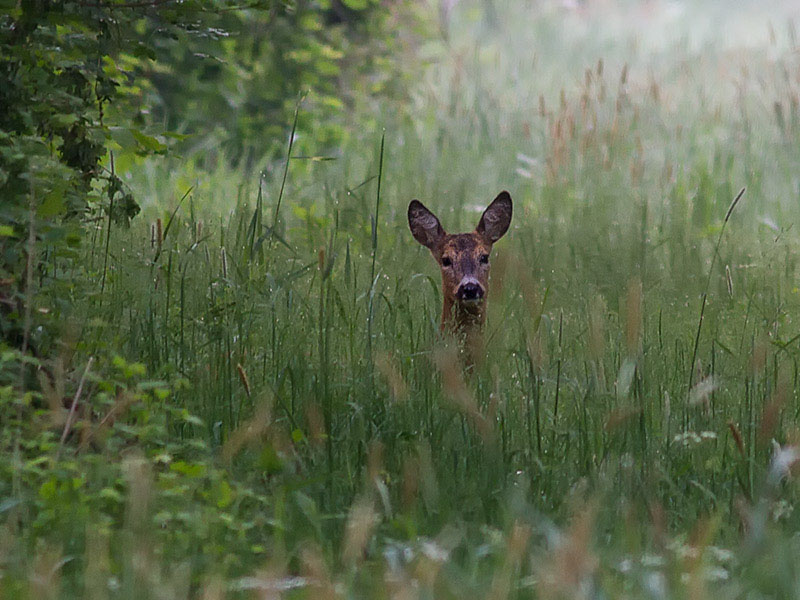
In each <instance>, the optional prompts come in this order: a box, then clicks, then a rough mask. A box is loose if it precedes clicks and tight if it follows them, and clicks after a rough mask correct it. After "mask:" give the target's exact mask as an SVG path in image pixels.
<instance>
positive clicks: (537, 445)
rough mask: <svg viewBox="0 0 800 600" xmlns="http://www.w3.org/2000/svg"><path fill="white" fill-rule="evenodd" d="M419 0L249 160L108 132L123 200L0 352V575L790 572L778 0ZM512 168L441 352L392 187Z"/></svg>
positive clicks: (465, 225)
mask: <svg viewBox="0 0 800 600" xmlns="http://www.w3.org/2000/svg"><path fill="white" fill-rule="evenodd" d="M418 10H419V11H421V12H422V13H423V14H424V15H426V17H425V18H428V19H431V20H436V19H438V23H439V29H440V31H438V32H437V34H436V35H432V36H430V37H429V38H414V40H413V43H412V42H409V44H408V45H407V46H404V47H403V52H404V53H405V54H404V55H403V56H402V57H399V59H398V61H399V62H403V63H404V68H405V69H407V72H408V76H407V80H406V85H407V86H408V87H407V90H406V91H407V94H406V95H404V96H403V98H402V99H400V98H391V97H379V98H377V99H376V97H375V96H369V95H364V97H363V98H362V100H361V101H359V102H358V103H356V104H354V105H353V106H352V107H349V110H348V114H347V118H346V122H345V123H344V128H345V131H346V132H347V133H346V135H345V136H344V138H343V140H342V142H341V144H340V146H339V147H338V148H337V150H336V151H335V152H329V151H327V150H326V151H324V152H320V151H319V150H318V148H319V145H318V144H317V141H316V139H315V132H314V131H313V130H308V129H304V128H303V126H302V123H303V121H302V119H303V112H304V111H305V110H306V108H305V100H304V99H302V98H301V99H299V100H298V101H297V104H296V106H297V114H298V117H297V118H296V120H295V121H294V127H292V123H287V124H286V132H287V134H289V131H291V136H289V135H287V138H286V144H285V147H284V148H283V149H282V150H281V152H280V153H279V154H276V155H275V156H273V157H272V158H270V159H269V160H265V161H264V162H263V163H260V164H258V165H257V166H256V167H254V168H249V167H248V168H245V167H243V166H240V167H231V166H230V162H228V161H225V160H222V159H220V158H219V157H214V158H209V157H210V156H211V155H212V154H213V153H212V152H211V151H210V150H209V147H208V145H205V146H198V147H197V148H195V149H194V150H193V151H192V152H191V153H189V152H187V153H184V154H183V155H180V156H173V155H170V154H167V155H166V156H158V157H150V158H141V157H137V156H136V155H135V154H132V153H124V152H122V151H121V150H120V149H118V148H117V149H115V148H114V147H113V145H112V147H110V150H111V151H112V152H114V151H115V150H116V155H115V161H114V165H113V169H114V170H115V172H117V173H118V174H119V176H120V177H121V179H122V180H123V181H124V182H125V185H126V186H128V187H129V188H130V189H131V190H133V191H134V193H135V195H136V196H137V197H138V198H139V199H140V203H141V204H142V208H143V210H142V213H141V214H140V215H139V216H137V217H136V218H135V219H133V221H132V223H131V226H130V227H129V228H125V227H122V226H117V225H114V224H112V222H111V220H110V219H108V217H104V216H103V215H102V214H101V213H98V218H96V219H90V220H87V222H86V224H85V227H87V228H88V229H87V230H88V232H89V235H88V237H87V240H88V242H87V243H85V244H83V245H82V246H80V247H79V248H77V249H75V250H74V252H75V255H74V256H58V255H56V254H47V253H46V252H45V256H46V259H45V261H44V264H45V265H46V269H47V270H52V272H53V273H56V272H61V274H62V279H63V280H64V283H63V285H62V286H60V287H57V288H55V289H53V290H52V291H51V292H50V294H51V295H50V297H49V300H48V301H49V302H50V303H51V304H52V305H53V306H60V307H61V308H59V309H58V313H59V314H60V315H63V317H62V319H63V322H62V324H61V326H60V332H59V335H60V336H61V340H62V341H60V342H59V343H60V348H61V351H60V354H59V356H58V357H57V358H55V359H53V361H52V364H51V365H50V366H49V369H50V371H52V373H54V375H53V377H52V378H47V377H39V383H40V386H41V391H40V392H27V393H26V394H25V395H19V394H16V390H17V389H18V388H17V387H15V385H16V384H15V383H14V382H16V380H17V377H18V373H19V369H20V361H21V360H23V359H21V358H20V356H19V355H18V354H16V353H14V352H12V351H10V350H7V351H5V353H4V354H3V356H2V359H0V361H2V362H0V374H1V375H2V381H1V382H0V383H2V384H3V385H4V386H6V387H2V388H0V402H2V403H3V406H4V408H3V417H2V434H0V435H2V444H3V453H4V457H5V458H4V460H5V462H6V463H7V465H6V466H5V467H3V470H2V481H3V483H2V487H1V488H0V489H2V492H3V496H2V497H0V522H1V523H2V524H3V527H4V533H3V535H2V536H1V537H0V595H3V596H4V597H8V598H61V597H67V598H71V597H76V598H77V597H80V598H93V599H100V598H131V599H133V598H137V599H138V598H170V599H173V598H204V599H209V600H211V599H217V598H220V599H221V598H340V597H341V598H396V599H411V598H465V597H475V598H478V597H480V598H491V599H497V600H499V599H502V598H545V599H547V598H587V599H588V598H598V599H599V598H692V599H695V598H717V597H720V598H721V597H724V598H753V599H754V598H795V597H797V596H798V595H800V561H798V558H797V557H798V556H800V553H799V552H800V547H798V539H800V538H798V535H797V533H798V532H799V531H800V521H798V519H799V518H800V514H798V513H795V512H794V508H795V505H796V503H797V502H798V501H800V488H798V485H797V482H796V481H795V479H794V478H793V472H794V467H795V465H796V463H797V461H798V460H800V430H798V427H797V420H798V415H799V414H800V397H798V359H799V358H800V318H798V315H800V284H798V282H797V270H798V260H797V256H798V250H797V249H798V244H799V243H800V237H798V234H799V233H800V232H798V231H797V229H796V228H795V227H794V223H795V222H796V220H797V219H798V218H800V202H799V201H798V200H800V179H798V173H800V152H798V147H799V146H798V144H800V54H798V40H797V32H796V26H797V23H798V21H797V16H798V15H797V10H796V8H795V7H793V6H792V3H789V2H786V3H784V4H781V3H771V4H769V5H764V4H760V3H749V2H743V3H737V4H735V5H729V4H727V3H722V2H719V3H716V2H709V3H690V2H686V3H679V2H647V3H641V4H639V3H628V2H599V3H594V2H587V3H580V2H576V3H547V2H546V3H528V2H511V1H505V0H503V1H501V0H497V1H495V2H477V1H475V2H473V1H471V0H469V1H468V0H464V1H462V2H459V3H452V5H451V4H448V3H444V4H442V5H441V6H440V7H439V9H438V12H437V8H436V7H433V6H427V5H420V6H419V8H418ZM426 11H427V12H426ZM298 123H300V125H299V126H298ZM290 128H291V129H290ZM108 167H109V168H112V166H111V164H110V162H109V163H108ZM503 189H507V190H508V191H509V192H510V193H511V196H512V198H513V199H514V211H515V213H514V219H513V221H512V224H511V229H510V230H509V233H508V234H507V235H506V237H504V238H503V239H502V240H501V241H500V242H498V243H497V244H496V246H495V249H494V251H493V254H492V258H491V261H492V278H491V289H490V292H489V305H488V306H489V316H488V321H487V326H486V330H485V343H486V351H485V359H484V360H482V361H479V363H478V364H477V365H476V366H475V369H474V370H473V371H471V372H467V373H465V372H464V370H463V369H462V368H461V363H460V360H459V357H458V353H457V347H456V345H455V344H454V343H453V341H452V340H450V339H448V338H447V336H442V335H441V333H440V331H439V318H440V310H441V290H440V282H439V275H438V272H437V271H438V269H437V268H436V266H435V264H434V262H433V260H432V259H431V257H430V256H429V253H428V252H427V250H425V249H424V248H422V247H421V246H419V245H418V244H416V242H414V240H413V238H412V236H411V233H410V232H409V229H408V223H407V219H406V209H407V206H408V202H409V201H410V200H411V199H413V198H418V199H420V200H422V201H423V202H424V203H425V204H426V205H427V206H428V207H430V208H431V209H432V210H434V211H435V212H436V213H437V214H438V215H439V217H440V219H441V220H442V224H443V225H444V227H445V228H446V229H447V230H448V231H452V232H455V231H467V230H471V229H472V228H473V227H474V226H475V225H476V224H477V221H478V218H479V217H480V213H481V211H482V210H483V208H484V207H485V206H486V205H487V204H488V203H489V202H490V201H491V200H492V199H493V198H494V197H495V196H496V195H497V193H498V192H499V191H501V190H503ZM742 190H744V191H743V193H742ZM43 243H46V242H43ZM43 251H44V250H43ZM70 261H71V262H70ZM65 265H68V266H65ZM40 308H41V307H40ZM47 310H49V309H47ZM61 397H66V398H67V399H68V400H69V402H68V403H67V404H66V408H62V407H61V406H60V400H59V398H61ZM73 399H74V401H73ZM3 498H4V500H3Z"/></svg>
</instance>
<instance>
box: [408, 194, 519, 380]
mask: <svg viewBox="0 0 800 600" xmlns="http://www.w3.org/2000/svg"><path fill="white" fill-rule="evenodd" d="M512 211H513V204H512V202H511V195H510V194H509V193H508V192H506V191H502V192H500V193H499V194H498V195H497V197H496V198H495V199H494V200H493V201H492V203H491V204H490V205H489V206H488V207H487V208H486V210H484V211H483V214H482V215H481V219H480V221H479V222H478V226H477V227H476V228H475V231H473V232H471V233H456V234H448V233H447V232H446V231H445V230H444V229H443V228H442V224H441V223H440V222H439V219H438V218H437V217H436V215H435V214H433V213H432V212H431V211H430V210H428V209H427V208H426V207H425V205H424V204H422V202H420V201H419V200H416V199H415V200H412V201H411V203H410V204H409V205H408V226H409V228H410V229H411V233H412V235H413V236H414V239H415V240H417V241H418V242H419V243H420V244H422V245H423V246H425V247H426V248H428V250H430V251H431V254H432V255H433V258H434V260H435V261H436V262H437V264H438V265H439V268H440V269H441V272H442V320H441V325H440V330H441V331H442V332H449V333H452V334H454V335H456V336H457V337H459V338H460V339H461V340H463V341H464V342H465V343H466V347H467V350H468V366H469V365H471V364H472V363H473V362H474V358H475V354H476V352H477V347H478V346H479V345H480V335H481V331H482V329H483V325H484V322H485V321H486V303H487V295H488V291H489V286H488V283H489V257H490V255H491V253H492V246H493V245H494V244H495V242H497V240H499V239H500V238H501V237H503V235H505V233H506V231H508V227H509V225H510V224H511V215H512Z"/></svg>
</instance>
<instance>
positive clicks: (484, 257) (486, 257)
mask: <svg viewBox="0 0 800 600" xmlns="http://www.w3.org/2000/svg"><path fill="white" fill-rule="evenodd" d="M481 263H482V264H484V265H488V264H489V255H488V254H481Z"/></svg>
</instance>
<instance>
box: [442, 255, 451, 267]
mask: <svg viewBox="0 0 800 600" xmlns="http://www.w3.org/2000/svg"><path fill="white" fill-rule="evenodd" d="M452 265H453V260H452V259H451V258H450V257H449V256H443V257H442V266H443V267H450V266H452Z"/></svg>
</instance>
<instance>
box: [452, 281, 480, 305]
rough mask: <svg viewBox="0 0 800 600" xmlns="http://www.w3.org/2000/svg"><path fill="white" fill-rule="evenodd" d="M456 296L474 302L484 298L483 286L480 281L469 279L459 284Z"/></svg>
mask: <svg viewBox="0 0 800 600" xmlns="http://www.w3.org/2000/svg"><path fill="white" fill-rule="evenodd" d="M456 297H457V298H458V299H459V300H462V301H465V302H474V301H476V300H481V299H482V298H483V288H482V287H481V286H480V284H479V283H476V282H474V281H468V282H467V283H462V284H461V285H460V286H458V291H457V292H456Z"/></svg>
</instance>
